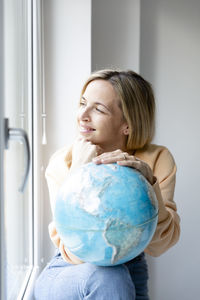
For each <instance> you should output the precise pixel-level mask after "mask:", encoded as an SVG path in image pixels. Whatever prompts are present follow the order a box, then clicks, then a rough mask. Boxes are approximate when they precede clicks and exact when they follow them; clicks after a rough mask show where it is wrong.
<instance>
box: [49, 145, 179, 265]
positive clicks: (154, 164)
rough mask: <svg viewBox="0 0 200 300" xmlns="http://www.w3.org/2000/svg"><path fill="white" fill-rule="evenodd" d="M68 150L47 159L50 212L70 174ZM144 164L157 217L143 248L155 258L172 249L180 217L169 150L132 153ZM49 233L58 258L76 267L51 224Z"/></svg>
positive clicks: (157, 148) (153, 148) (156, 148)
mask: <svg viewBox="0 0 200 300" xmlns="http://www.w3.org/2000/svg"><path fill="white" fill-rule="evenodd" d="M71 149H72V148H69V147H64V148H62V149H60V150H58V151H57V152H56V153H55V154H54V155H53V156H52V157H51V159H50V161H49V165H48V167H47V169H46V173H45V175H46V179H47V184H48V188H49V195H50V203H51V208H52V213H53V210H54V205H55V199H56V194H57V192H58V189H59V188H60V186H61V185H62V183H63V182H64V181H65V180H66V178H67V176H68V175H69V173H70V166H71V162H72V151H71ZM134 155H135V156H136V157H137V158H139V159H140V160H142V161H144V162H146V163H147V164H148V165H149V166H150V167H151V169H152V171H153V174H154V176H155V177H156V179H157V180H156V182H155V184H154V185H153V188H154V191H155V193H156V196H157V199H158V204H159V216H158V224H157V228H156V232H155V234H154V236H153V238H152V240H151V242H150V244H149V245H148V247H147V248H146V249H145V252H146V253H148V254H149V255H151V256H159V255H161V254H162V253H164V252H165V251H166V250H167V249H169V248H170V247H172V246H173V245H174V244H175V243H176V242H177V241H178V239H179V236H180V218H179V216H178V214H177V208H176V204H175V202H174V200H173V197H174V188H175V180H176V165H175V162H174V159H173V157H172V155H171V153H170V152H169V150H168V149H167V148H165V147H163V146H158V145H153V144H151V145H149V146H148V147H146V148H145V149H142V150H137V151H136V152H135V154H134ZM49 234H50V238H51V240H52V242H53V243H54V245H55V246H56V247H57V248H59V250H60V252H61V254H62V257H63V259H64V260H66V261H67V262H69V263H72V264H77V263H81V261H80V260H79V259H78V258H77V257H75V256H74V255H73V254H72V253H70V251H69V250H68V249H67V245H66V247H65V246H64V244H63V243H62V241H61V239H60V237H59V235H58V233H57V231H56V227H55V224H54V222H51V223H50V224H49Z"/></svg>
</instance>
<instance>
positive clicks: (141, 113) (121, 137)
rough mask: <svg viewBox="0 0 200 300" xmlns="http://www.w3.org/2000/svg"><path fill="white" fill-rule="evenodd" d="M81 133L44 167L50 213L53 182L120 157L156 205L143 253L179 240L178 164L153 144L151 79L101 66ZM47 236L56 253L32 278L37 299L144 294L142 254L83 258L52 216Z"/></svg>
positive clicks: (87, 92) (88, 93)
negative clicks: (112, 261) (113, 260)
mask: <svg viewBox="0 0 200 300" xmlns="http://www.w3.org/2000/svg"><path fill="white" fill-rule="evenodd" d="M77 121H78V129H79V135H78V137H77V139H76V141H75V142H74V144H73V145H72V146H71V147H70V148H63V149H61V150H59V151H57V152H56V153H55V154H54V155H53V156H52V158H51V159H50V162H49V165H48V167H47V170H46V178H47V182H48V187H49V193H50V201H51V207H52V212H53V211H54V205H55V198H56V194H57V192H58V190H59V187H60V186H61V185H62V183H63V182H64V181H65V180H66V178H67V176H70V172H71V171H72V170H74V169H76V168H78V167H79V166H81V165H82V164H85V163H87V162H91V161H93V163H95V164H102V163H103V164H106V163H114V162H115V163H118V164H120V165H123V166H129V167H132V168H136V169H137V170H139V171H140V172H141V173H142V174H143V175H144V176H145V177H146V179H147V180H148V181H149V183H150V184H151V185H152V186H153V188H154V190H155V193H156V196H157V199H158V204H159V218H158V224H157V229H156V232H155V234H154V236H153V239H152V240H151V242H150V244H149V245H148V247H147V248H146V249H145V251H144V252H146V253H148V254H149V255H152V256H158V255H161V254H162V253H164V252H165V251H166V250H167V249H168V248H170V247H171V246H173V245H174V244H175V243H176V242H177V241H178V238H179V234H180V227H179V221H180V220H179V216H178V215H177V212H176V204H175V202H174V201H173V194H174V186H175V174H176V166H175V162H174V159H173V157H172V155H171V154H170V152H169V150H168V149H167V148H165V147H163V146H158V145H153V144H151V141H152V138H153V134H154V122H155V101H154V95H153V91H152V88H151V85H150V84H149V83H148V82H147V81H146V80H145V79H143V78H142V77H141V76H140V75H138V74H136V73H135V72H133V71H126V72H124V71H115V70H101V71H98V72H95V73H93V74H92V75H91V76H90V77H89V79H88V80H87V82H86V83H85V85H84V87H83V90H82V93H81V98H80V105H79V109H78V115H77ZM49 232H50V237H51V240H52V241H53V243H54V244H55V246H56V248H57V249H58V252H57V254H56V256H55V257H54V258H53V259H52V260H51V262H50V263H49V264H48V265H47V267H46V268H45V269H44V271H43V272H42V273H41V275H40V277H39V278H38V280H37V283H36V287H35V298H36V299H37V300H39V299H41V300H45V299H49V300H50V299H55V300H62V299H63V300H64V299H69V300H78V299H88V300H94V299H95V300H96V299H97V300H100V299H102V300H103V299H105V300H109V299H115V300H119V299H121V300H134V299H143V300H147V299H149V298H148V289H147V280H148V270H147V264H146V261H145V254H144V253H141V254H140V255H139V256H138V257H136V258H134V259H133V260H131V261H129V262H127V263H125V264H122V265H119V266H113V267H98V266H95V265H92V264H89V263H84V262H82V261H80V260H79V259H78V258H77V257H75V256H74V255H73V254H72V253H70V251H69V250H68V249H67V245H64V244H63V242H62V240H61V239H60V237H59V235H58V233H57V231H56V227H55V224H54V222H52V223H51V224H50V225H49Z"/></svg>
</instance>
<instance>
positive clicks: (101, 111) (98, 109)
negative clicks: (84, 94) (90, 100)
mask: <svg viewBox="0 0 200 300" xmlns="http://www.w3.org/2000/svg"><path fill="white" fill-rule="evenodd" d="M96 110H97V111H98V112H100V113H104V111H103V110H101V109H100V108H99V107H96Z"/></svg>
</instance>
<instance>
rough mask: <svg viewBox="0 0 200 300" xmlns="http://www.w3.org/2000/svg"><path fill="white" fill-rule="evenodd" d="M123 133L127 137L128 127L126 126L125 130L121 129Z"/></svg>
mask: <svg viewBox="0 0 200 300" xmlns="http://www.w3.org/2000/svg"><path fill="white" fill-rule="evenodd" d="M123 133H124V135H129V127H128V125H126V126H125V128H124V129H123Z"/></svg>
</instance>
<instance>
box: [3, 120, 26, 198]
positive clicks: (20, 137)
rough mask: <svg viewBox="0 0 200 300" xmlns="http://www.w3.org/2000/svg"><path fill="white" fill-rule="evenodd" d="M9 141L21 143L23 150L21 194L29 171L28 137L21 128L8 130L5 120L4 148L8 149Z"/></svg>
mask: <svg viewBox="0 0 200 300" xmlns="http://www.w3.org/2000/svg"><path fill="white" fill-rule="evenodd" d="M9 140H14V141H21V142H23V144H24V147H25V148H24V149H25V162H26V164H25V171H24V175H23V181H22V184H21V186H20V187H19V192H21V193H23V192H24V189H25V186H26V183H27V180H28V174H29V170H30V146H29V141H28V136H27V133H26V131H25V130H23V129H21V128H9V125H8V119H5V148H6V149H8V142H9Z"/></svg>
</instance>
